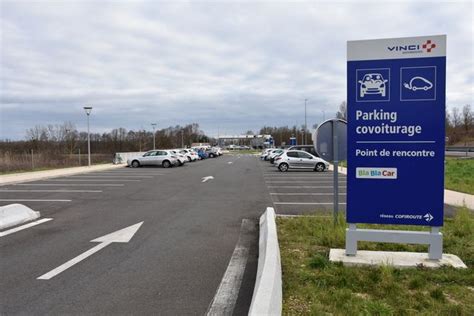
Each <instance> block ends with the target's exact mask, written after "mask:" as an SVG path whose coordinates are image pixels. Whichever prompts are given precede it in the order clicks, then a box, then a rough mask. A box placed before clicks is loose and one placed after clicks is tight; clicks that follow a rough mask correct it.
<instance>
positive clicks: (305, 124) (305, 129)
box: [304, 99, 308, 145]
mask: <svg viewBox="0 0 474 316" xmlns="http://www.w3.org/2000/svg"><path fill="white" fill-rule="evenodd" d="M307 101H308V99H304V144H305V145H307V143H308V142H307V141H306V131H307V129H308V125H307V122H306V102H307Z"/></svg>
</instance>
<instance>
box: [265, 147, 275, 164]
mask: <svg viewBox="0 0 474 316" xmlns="http://www.w3.org/2000/svg"><path fill="white" fill-rule="evenodd" d="M276 150H278V149H276V148H272V149H271V150H270V151H269V152H268V153H267V154H266V155H265V156H264V157H263V160H265V161H267V160H270V156H271V155H272V154H273V152H274V151H276Z"/></svg>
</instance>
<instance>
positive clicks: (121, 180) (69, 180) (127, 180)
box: [42, 179, 142, 182]
mask: <svg viewBox="0 0 474 316" xmlns="http://www.w3.org/2000/svg"><path fill="white" fill-rule="evenodd" d="M42 181H45V182H50V181H53V182H54V181H59V182H63V181H65V182H75V181H77V182H81V181H82V182H88V181H120V182H140V181H142V180H129V179H87V180H85V179H84V180H83V179H78V180H74V179H51V180H42Z"/></svg>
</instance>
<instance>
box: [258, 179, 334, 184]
mask: <svg viewBox="0 0 474 316" xmlns="http://www.w3.org/2000/svg"><path fill="white" fill-rule="evenodd" d="M265 183H269V184H270V183H321V184H324V183H333V181H331V180H323V181H317V180H312V181H306V180H303V181H298V180H296V181H295V180H289V181H265Z"/></svg>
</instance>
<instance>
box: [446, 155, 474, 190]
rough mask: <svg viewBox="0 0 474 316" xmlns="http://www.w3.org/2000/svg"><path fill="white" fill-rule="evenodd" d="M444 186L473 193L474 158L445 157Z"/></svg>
mask: <svg viewBox="0 0 474 316" xmlns="http://www.w3.org/2000/svg"><path fill="white" fill-rule="evenodd" d="M444 174H445V178H444V183H445V185H444V186H445V188H446V189H449V190H454V191H459V192H463V193H468V194H474V159H459V158H458V159H453V158H451V159H449V158H448V159H446V164H445V171H444Z"/></svg>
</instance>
